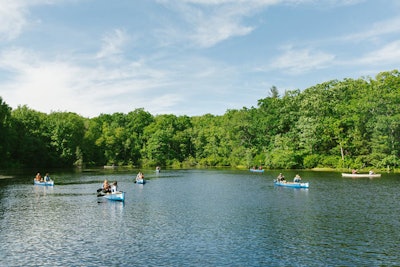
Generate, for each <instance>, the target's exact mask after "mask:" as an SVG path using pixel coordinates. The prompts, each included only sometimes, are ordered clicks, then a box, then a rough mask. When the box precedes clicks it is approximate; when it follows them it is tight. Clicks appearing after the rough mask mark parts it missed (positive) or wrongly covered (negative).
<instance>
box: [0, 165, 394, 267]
mask: <svg viewBox="0 0 400 267" xmlns="http://www.w3.org/2000/svg"><path fill="white" fill-rule="evenodd" d="M55 175H56V174H55ZM276 175H277V173H274V172H272V171H271V172H266V173H265V174H262V175H254V174H251V173H248V172H244V171H222V170H219V171H217V170H190V171H185V170H182V171H168V170H166V171H163V172H161V173H159V174H149V175H146V178H148V179H149V180H148V181H149V182H148V183H146V184H144V185H142V184H134V183H133V177H134V175H132V174H124V173H121V174H119V173H118V172H116V173H111V174H107V175H104V173H100V174H98V175H97V174H93V173H90V174H85V173H83V174H79V173H78V174H76V173H74V174H67V175H65V176H62V175H57V176H58V178H57V181H58V183H56V185H55V186H54V187H42V186H33V185H32V181H31V179H29V180H28V179H26V178H23V177H21V178H15V179H3V180H1V181H0V198H1V204H0V216H1V217H0V229H1V237H0V256H2V259H7V266H108V265H110V266H138V265H144V266H326V265H328V266H338V265H339V266H377V265H378V266H379V265H398V264H399V262H400V258H399V256H397V254H398V253H397V244H398V243H399V241H400V234H399V230H398V229H399V226H400V225H399V224H400V223H399V222H400V213H399V208H398V203H399V197H398V194H397V190H396V189H397V187H398V186H399V184H400V183H399V179H398V177H397V176H395V175H391V176H390V175H386V176H383V177H382V178H380V179H379V180H376V179H375V180H370V179H358V180H354V179H343V178H341V177H340V174H336V173H315V172H314V173H313V172H304V173H302V174H301V176H302V177H303V180H307V181H309V182H310V188H309V189H293V188H285V187H275V186H274V185H273V183H272V180H273V179H274V177H276ZM290 175H291V174H290V173H289V174H287V175H286V176H287V177H290ZM105 177H106V178H107V179H108V180H111V181H114V180H117V181H118V185H119V189H120V190H123V191H125V192H126V199H125V202H113V201H109V200H106V199H104V198H97V196H96V190H97V189H98V188H99V187H100V186H101V183H102V181H103V180H104V179H105Z"/></svg>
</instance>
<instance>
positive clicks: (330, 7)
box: [0, 0, 400, 117]
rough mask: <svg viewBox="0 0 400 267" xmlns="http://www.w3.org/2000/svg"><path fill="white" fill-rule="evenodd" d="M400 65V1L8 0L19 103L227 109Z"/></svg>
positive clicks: (3, 82) (0, 18)
mask: <svg viewBox="0 0 400 267" xmlns="http://www.w3.org/2000/svg"><path fill="white" fill-rule="evenodd" d="M399 66H400V1H397V0H380V1H376V0H368V1H367V0H247V1H245V0H116V1H108V0H0V96H1V97H2V98H3V101H5V102H6V103H7V104H8V105H10V106H11V107H12V108H16V107H17V106H18V105H27V106H28V107H30V108H32V109H35V110H37V111H42V112H46V113H49V112H51V111H71V112H76V113H78V114H80V115H82V116H85V117H95V116H98V115H100V114H101V113H107V114H112V113H114V112H123V113H127V112H129V111H133V110H135V109H137V108H144V109H145V110H146V111H148V112H150V113H152V114H153V115H157V114H175V115H178V116H179V115H188V116H196V115H204V114H206V113H211V114H215V115H222V114H224V113H225V112H226V111H227V110H228V109H241V108H243V107H248V108H250V107H252V106H257V100H259V99H261V98H265V97H267V96H269V90H270V88H271V87H272V86H276V87H277V88H278V90H279V91H280V93H281V95H282V94H284V92H285V91H286V90H294V89H300V90H304V89H306V88H308V87H310V86H313V85H316V84H318V83H322V82H325V81H329V80H332V79H339V80H342V79H344V78H360V77H372V78H373V77H375V75H376V74H377V73H379V72H382V71H389V70H393V69H398V68H399Z"/></svg>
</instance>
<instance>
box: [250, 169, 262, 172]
mask: <svg viewBox="0 0 400 267" xmlns="http://www.w3.org/2000/svg"><path fill="white" fill-rule="evenodd" d="M250 171H251V172H264V169H261V170H259V169H250Z"/></svg>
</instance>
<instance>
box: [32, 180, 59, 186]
mask: <svg viewBox="0 0 400 267" xmlns="http://www.w3.org/2000/svg"><path fill="white" fill-rule="evenodd" d="M33 184H34V185H45V186H53V185H54V181H53V180H50V181H48V182H44V181H43V182H41V181H37V180H33Z"/></svg>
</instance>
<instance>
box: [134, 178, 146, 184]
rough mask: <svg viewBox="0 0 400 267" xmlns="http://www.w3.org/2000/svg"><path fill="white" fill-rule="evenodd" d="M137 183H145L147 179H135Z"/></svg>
mask: <svg viewBox="0 0 400 267" xmlns="http://www.w3.org/2000/svg"><path fill="white" fill-rule="evenodd" d="M135 183H137V184H145V183H146V180H145V179H139V180H135Z"/></svg>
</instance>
